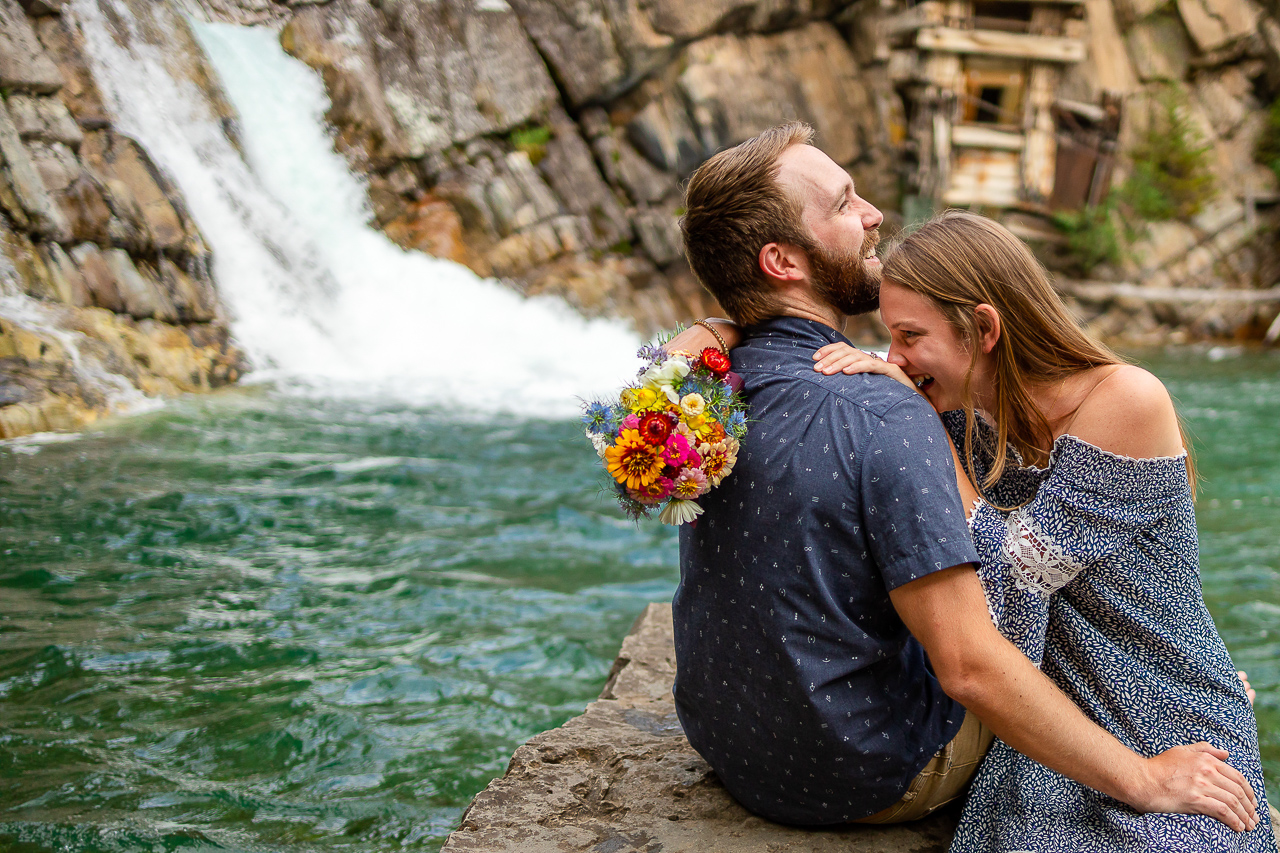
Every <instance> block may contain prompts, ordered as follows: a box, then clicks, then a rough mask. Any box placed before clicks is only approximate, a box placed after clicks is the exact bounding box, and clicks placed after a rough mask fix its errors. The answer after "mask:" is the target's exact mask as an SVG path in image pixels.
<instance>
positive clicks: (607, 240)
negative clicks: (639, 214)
mask: <svg viewBox="0 0 1280 853" xmlns="http://www.w3.org/2000/svg"><path fill="white" fill-rule="evenodd" d="M548 123H549V124H550V130H551V139H550V140H548V142H547V145H546V155H545V156H544V157H542V159H541V160H540V161H539V162H538V171H539V172H540V173H541V174H542V176H543V178H544V179H545V180H546V182H547V184H548V185H549V186H550V187H551V189H552V191H553V192H555V194H556V195H557V196H558V197H559V199H560V200H561V203H562V205H563V207H564V209H565V210H566V211H568V212H569V213H571V214H574V215H576V216H581V217H583V218H584V219H585V220H586V222H587V226H588V234H589V242H588V246H589V247H591V248H601V249H605V248H608V247H610V246H613V245H615V244H616V243H619V242H621V241H622V240H625V239H628V238H629V237H630V235H631V224H630V223H629V222H628V221H627V216H626V214H625V213H624V212H623V210H622V207H621V206H620V205H619V204H618V200H617V199H616V198H615V197H614V195H613V192H612V190H610V189H609V187H608V185H607V184H605V182H604V179H603V178H601V177H600V170H599V169H597V168H596V162H595V159H594V158H593V157H592V154H591V149H590V148H588V147H587V143H586V142H584V141H583V139H582V136H581V135H580V134H579V132H578V126H577V125H576V124H575V123H574V122H573V120H572V119H570V118H569V116H568V115H566V114H565V112H564V110H562V109H560V108H559V107H556V108H555V109H554V110H552V112H551V115H550V117H549V122H548Z"/></svg>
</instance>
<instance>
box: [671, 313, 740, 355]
mask: <svg viewBox="0 0 1280 853" xmlns="http://www.w3.org/2000/svg"><path fill="white" fill-rule="evenodd" d="M703 322H705V323H710V324H711V325H712V326H715V329H716V331H717V332H719V333H720V337H721V338H724V344H725V354H726V355H727V354H728V350H731V349H733V348H734V347H736V346H737V345H738V343H739V342H741V340H742V329H741V328H740V327H739V326H738V325H737V324H736V323H734V322H733V321H732V320H722V319H720V318H719V317H708V318H707V319H706V320H704V321H703ZM707 347H715V348H716V349H720V341H718V340H716V336H715V335H713V334H711V332H710V331H709V330H707V329H705V328H703V327H702V326H699V325H693V326H690V327H689V328H687V329H685V330H684V331H683V332H681V333H680V334H678V335H676V336H675V337H674V338H672V339H671V340H669V341H667V343H666V344H665V346H663V349H665V350H667V352H671V351H672V350H684V351H685V352H692V353H700V352H702V351H703V350H704V349H706V348H707Z"/></svg>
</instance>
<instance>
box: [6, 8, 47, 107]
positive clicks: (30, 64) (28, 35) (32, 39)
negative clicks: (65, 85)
mask: <svg viewBox="0 0 1280 853" xmlns="http://www.w3.org/2000/svg"><path fill="white" fill-rule="evenodd" d="M0 88H2V89H7V90H11V91H15V92H44V93H51V92H56V91H58V90H59V89H60V88H62V74H61V72H59V71H58V66H56V65H54V64H53V61H52V60H50V59H49V57H48V56H46V55H45V53H44V51H43V50H42V49H41V48H40V40H39V39H37V38H36V34H35V31H34V30H33V29H32V28H31V21H30V20H29V19H28V18H27V15H26V13H25V12H24V11H23V10H22V7H21V6H19V5H18V3H17V0H0Z"/></svg>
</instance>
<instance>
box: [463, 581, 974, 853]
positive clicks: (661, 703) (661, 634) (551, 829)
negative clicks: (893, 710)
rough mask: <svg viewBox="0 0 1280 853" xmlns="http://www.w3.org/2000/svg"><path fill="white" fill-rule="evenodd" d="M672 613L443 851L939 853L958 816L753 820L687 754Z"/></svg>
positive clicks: (498, 785) (621, 656)
mask: <svg viewBox="0 0 1280 853" xmlns="http://www.w3.org/2000/svg"><path fill="white" fill-rule="evenodd" d="M672 638H673V630H672V621H671V606H670V605H669V604H650V605H649V606H648V608H646V610H645V611H644V613H642V614H641V615H640V617H639V618H638V619H637V620H636V623H635V625H634V626H632V628H631V633H629V634H628V635H627V636H626V638H625V639H624V640H623V641H622V648H621V650H620V651H619V652H618V658H617V660H616V661H614V664H613V671H612V672H611V673H610V675H609V680H608V682H607V683H606V684H605V687H604V690H603V691H602V692H601V693H600V698H599V699H598V700H596V701H595V702H592V703H591V704H590V705H588V706H587V709H586V712H585V713H583V714H582V716H580V717H575V718H573V719H572V720H570V721H569V722H567V723H565V724H564V725H563V726H561V727H560V728H558V729H553V730H551V731H548V732H543V733H542V734H540V735H537V736H536V737H534V738H531V739H530V740H529V741H528V742H527V743H526V744H524V745H523V746H521V747H520V748H519V749H517V750H516V753H515V755H514V756H512V758H511V764H510V766H509V767H508V768H507V773H506V775H505V776H503V777H502V778H500V779H495V780H494V781H493V782H491V783H489V786H488V787H487V788H485V789H484V790H483V791H481V792H480V793H479V794H478V795H477V796H476V798H475V800H473V801H472V803H471V805H470V806H469V807H468V808H467V811H466V812H465V813H464V814H463V816H462V823H461V826H460V827H459V828H458V830H457V831H455V832H454V833H453V834H452V835H450V836H449V838H448V840H447V841H446V842H445V845H444V848H443V850H442V853H463V851H485V853H501V851H512V852H513V853H514V851H520V853H551V851H555V853H576V851H582V852H583V853H587V851H591V853H628V851H644V853H659V851H663V853H681V851H689V852H690V853H693V851H698V853H730V851H732V853H802V851H803V853H835V851H841V853H935V851H936V853H942V851H945V850H946V849H947V845H948V843H949V842H950V839H951V835H952V833H953V832H954V830H955V823H956V815H955V813H954V811H951V810H949V809H944V810H943V812H941V813H939V814H938V815H935V816H933V817H931V818H929V819H928V820H924V821H920V822H918V823H914V824H907V825H903V826H891V827H850V828H847V829H839V830H804V829H796V828H793V827H787V826H780V825H778V824H774V823H770V822H768V821H765V820H761V819H760V818H758V817H755V816H753V815H752V814H750V813H749V812H747V811H746V810H745V809H743V808H742V807H741V806H739V805H738V804H737V803H736V802H734V800H733V799H732V798H731V797H730V796H729V794H728V792H727V791H725V789H724V786H723V785H721V784H720V780H719V779H717V778H716V775H715V773H713V772H712V770H711V768H710V767H709V766H708V765H707V763H706V762H705V761H703V760H702V759H701V758H700V757H699V756H698V754H697V753H696V752H694V751H693V749H692V748H691V747H690V746H689V741H688V740H686V739H685V737H684V733H683V731H682V730H681V728H680V722H679V720H678V719H677V718H676V711H675V704H674V702H673V701H672V698H671V684H672V681H673V679H674V677H675V648H674V645H673V639H672Z"/></svg>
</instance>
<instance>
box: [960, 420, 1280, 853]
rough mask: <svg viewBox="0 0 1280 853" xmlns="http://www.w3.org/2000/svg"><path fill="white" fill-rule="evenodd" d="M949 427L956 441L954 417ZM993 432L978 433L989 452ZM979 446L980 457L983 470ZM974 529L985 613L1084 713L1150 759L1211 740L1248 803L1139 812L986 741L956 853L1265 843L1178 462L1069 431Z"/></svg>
mask: <svg viewBox="0 0 1280 853" xmlns="http://www.w3.org/2000/svg"><path fill="white" fill-rule="evenodd" d="M943 420H944V422H945V423H946V424H947V427H948V429H949V430H950V431H951V433H952V435H953V436H954V437H955V439H956V446H957V447H963V441H962V436H963V428H964V426H963V424H964V416H963V414H961V413H958V412H948V413H946V414H945V415H944V416H943ZM991 435H992V431H991V430H989V429H986V430H983V436H982V440H980V441H978V442H975V443H976V444H978V445H979V447H982V446H987V447H989V446H990V441H991ZM989 458H990V454H989V453H987V454H984V453H982V452H978V453H976V454H975V460H974V464H975V468H976V473H977V474H978V476H979V477H981V476H983V475H985V472H986V470H987V469H986V467H985V461H986V460H988V459H989ZM989 494H990V496H991V499H992V500H994V501H995V502H997V503H999V504H1002V505H1004V506H1011V505H1013V504H1017V503H1021V502H1022V501H1024V500H1027V499H1028V498H1029V499H1030V500H1029V502H1027V503H1025V504H1023V505H1022V506H1020V507H1018V508H1017V509H1015V510H1013V511H1009V512H1006V511H1001V510H1000V509H998V508H996V507H995V506H993V505H992V504H991V503H986V502H979V504H978V506H977V508H976V510H975V512H974V514H973V517H972V519H971V522H970V526H971V528H972V531H973V539H974V544H975V545H976V546H977V550H978V553H979V555H980V556H981V559H982V564H981V568H980V569H979V573H980V576H981V579H982V584H983V588H984V591H985V592H986V596H987V604H988V607H989V609H990V611H991V616H992V619H993V620H994V621H995V623H996V625H997V627H998V628H999V629H1000V631H1001V633H1003V634H1004V635H1005V636H1006V637H1008V638H1009V639H1010V640H1011V641H1012V642H1013V643H1014V644H1015V645H1017V646H1018V647H1019V648H1020V649H1021V650H1022V651H1023V652H1024V653H1025V654H1026V655H1027V657H1029V658H1030V659H1031V660H1032V661H1033V662H1035V663H1036V664H1038V665H1040V667H1041V669H1042V670H1043V672H1044V673H1045V674H1046V675H1048V676H1049V677H1050V678H1051V679H1053V681H1054V682H1055V683H1056V684H1057V685H1058V686H1059V687H1060V688H1062V690H1063V691H1064V692H1065V693H1066V694H1067V696H1069V697H1070V698H1071V699H1072V700H1073V701H1075V703H1076V704H1077V705H1079V706H1080V708H1082V709H1083V710H1084V711H1085V713H1086V714H1087V715H1088V716H1090V717H1091V718H1092V719H1093V720H1095V721H1096V722H1097V723H1099V724H1100V725H1102V726H1103V727H1104V728H1106V729H1107V730H1108V731H1109V732H1111V733H1112V734H1113V735H1115V736H1116V738H1118V739H1119V740H1120V741H1121V742H1122V743H1124V744H1125V745H1126V746H1128V747H1130V748H1131V749H1133V750H1135V751H1136V752H1138V753H1140V754H1142V755H1146V756H1153V755H1156V754H1157V753H1160V752H1163V751H1164V750H1166V749H1168V748H1170V747H1174V746H1177V745H1179V744H1188V743H1194V742H1197V741H1208V742H1209V743H1211V744H1213V745H1215V746H1218V747H1221V748H1222V749H1226V750H1227V751H1229V752H1230V753H1231V757H1230V759H1229V762H1230V763H1231V764H1232V765H1233V766H1235V767H1236V768H1237V769H1239V770H1240V772H1241V773H1243V774H1244V776H1245V778H1246V779H1248V781H1249V783H1250V785H1251V786H1252V787H1253V789H1254V792H1255V793H1256V795H1257V797H1258V801H1259V808H1258V813H1259V817H1260V822H1259V824H1258V826H1257V828H1255V829H1254V830H1252V831H1250V832H1244V833H1236V832H1232V831H1231V830H1230V829H1229V828H1228V827H1226V826H1225V825H1223V824H1222V823H1220V822H1218V821H1216V820H1214V819H1212V818H1209V817H1202V816H1194V815H1179V814H1147V815H1142V814H1139V813H1137V812H1136V811H1134V810H1133V809H1131V808H1130V807H1128V806H1127V805H1125V804H1124V803H1121V802H1119V801H1118V800H1115V799H1112V798H1111V797H1108V796H1106V795H1105V794H1101V793H1098V792H1097V791H1094V790H1092V789H1090V788H1087V787H1085V786H1083V785H1081V784H1079V783H1077V782H1073V781H1072V780H1070V779H1068V778H1066V777H1065V776H1062V775H1060V774H1058V773H1055V772H1053V771H1052V770H1049V769H1048V768H1046V767H1044V766H1043V765H1041V764H1038V763H1036V762H1034V761H1032V760H1030V759H1029V758H1026V757H1025V756H1023V755H1022V754H1020V753H1018V752H1016V751H1014V750H1013V749H1010V748H1009V747H1008V746H1006V745H1005V744H1004V743H1003V742H1002V741H1000V740H998V739H997V740H996V742H995V743H994V744H993V745H992V748H991V751H990V753H989V754H988V755H987V758H986V760H985V761H984V762H983V764H982V767H981V768H980V769H979V771H978V774H977V776H976V778H975V779H974V783H973V788H972V791H971V793H970V795H969V799H968V801H967V803H966V805H965V808H964V811H963V813H962V816H961V819H960V825H959V828H958V830H957V832H956V836H955V840H954V842H953V843H952V846H951V850H952V851H953V853H997V851H999V853H1014V851H1044V853H1051V851H1053V853H1057V851H1108V853H1110V851H1155V850H1159V851H1187V853H1192V851H1195V853H1203V851H1250V852H1251V853H1252V851H1258V852H1259V853H1263V851H1265V853H1274V851H1275V850H1276V846H1275V840H1274V838H1273V835H1272V828H1271V823H1270V819H1269V816H1268V814H1267V807H1266V793H1265V790H1264V788H1263V782H1262V767H1261V762H1260V759H1259V755H1258V731H1257V723H1256V721H1255V719H1254V715H1253V709H1252V707H1251V706H1250V704H1249V700H1248V697H1247V696H1246V695H1245V693H1244V689H1243V687H1242V685H1241V684H1240V680H1239V679H1238V678H1237V677H1236V668H1235V665H1234V664H1233V663H1232V660H1231V657H1230V655H1229V654H1228V653H1227V649H1226V647H1225V646H1224V645H1223V642H1222V639H1221V638H1220V637H1219V636H1218V631H1217V629H1216V627H1215V626H1214V624H1213V619H1212V618H1211V617H1210V615H1209V611H1208V609H1207V608H1206V607H1205V603H1204V596H1203V593H1202V591H1201V587H1200V568H1199V557H1198V549H1197V535H1196V523H1195V512H1194V508H1193V505H1192V496H1191V490H1190V486H1189V483H1188V479H1187V465H1186V456H1185V454H1184V455H1180V456H1176V457H1164V458H1153V459H1131V458H1127V457H1123V456H1117V455H1115V454H1112V453H1109V452H1107V451H1105V450H1102V449H1100V448H1098V447H1095V446H1094V445H1092V444H1089V443H1088V442H1085V441H1082V440H1081V439H1079V438H1076V437H1074V436H1071V435H1063V436H1061V437H1059V438H1058V439H1057V441H1055V442H1054V446H1053V451H1052V454H1051V456H1050V459H1049V462H1048V465H1047V467H1045V468H1043V469H1037V468H1018V469H1016V470H1011V471H1010V473H1009V475H1007V476H1005V477H1002V479H1001V481H1000V484H999V486H998V488H997V489H995V490H994V491H992V492H989Z"/></svg>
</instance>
